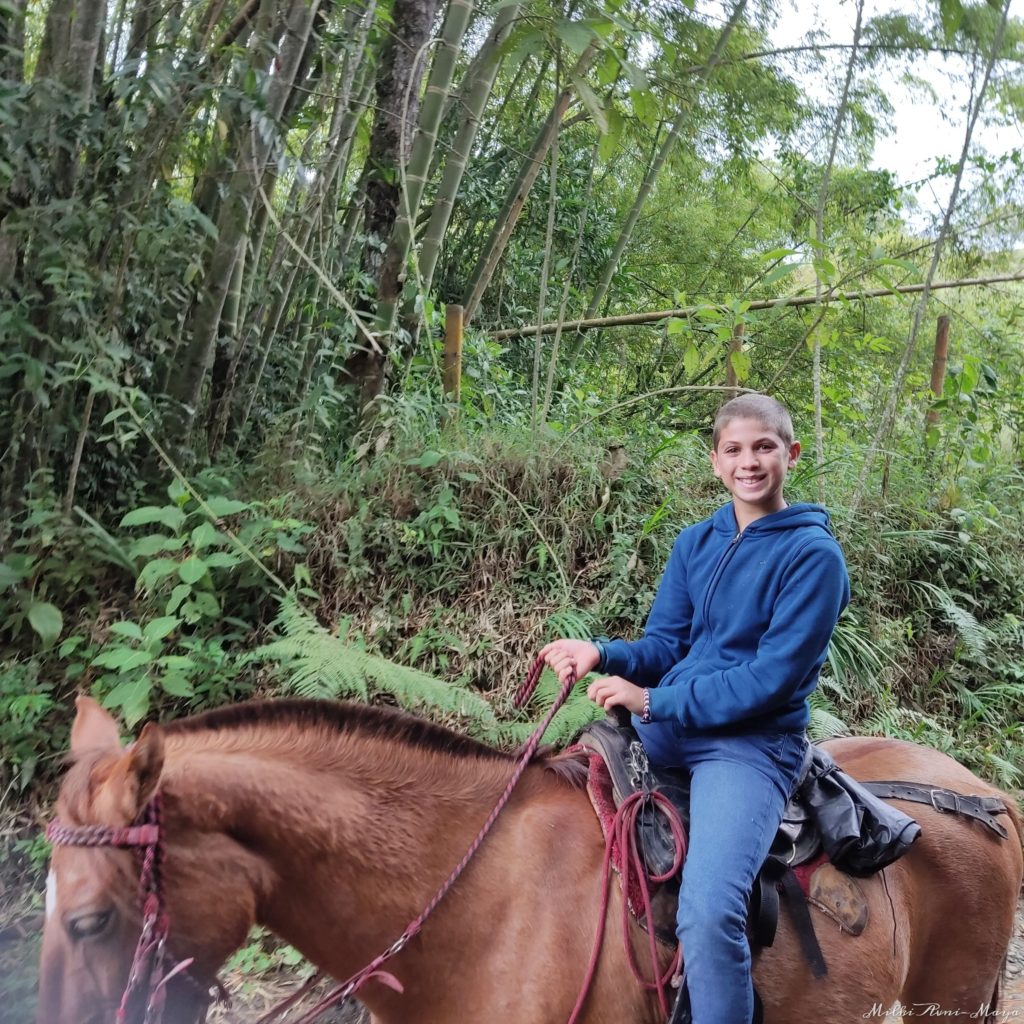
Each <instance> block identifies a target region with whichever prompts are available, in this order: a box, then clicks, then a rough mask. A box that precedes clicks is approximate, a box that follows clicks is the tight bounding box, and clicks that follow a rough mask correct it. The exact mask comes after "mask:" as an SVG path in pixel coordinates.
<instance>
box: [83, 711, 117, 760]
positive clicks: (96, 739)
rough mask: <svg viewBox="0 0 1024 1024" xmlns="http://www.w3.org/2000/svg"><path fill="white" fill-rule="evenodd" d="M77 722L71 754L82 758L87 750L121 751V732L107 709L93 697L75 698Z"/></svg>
mask: <svg viewBox="0 0 1024 1024" xmlns="http://www.w3.org/2000/svg"><path fill="white" fill-rule="evenodd" d="M75 709H76V713H75V721H74V722H73V723H72V726H71V753H72V754H73V755H74V756H75V757H80V756H81V755H82V754H83V753H85V751H87V750H109V751H114V750H120V749H121V730H120V729H119V728H118V725H117V722H116V721H115V720H114V717H113V716H112V715H111V714H110V712H109V711H107V710H106V708H103V707H100V705H99V704H97V703H96V701H94V700H93V699H92V697H76V698H75Z"/></svg>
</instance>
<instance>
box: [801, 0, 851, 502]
mask: <svg viewBox="0 0 1024 1024" xmlns="http://www.w3.org/2000/svg"><path fill="white" fill-rule="evenodd" d="M863 22H864V0H858V3H857V22H856V24H855V25H854V28H853V46H852V47H851V49H850V59H849V61H848V62H847V64H846V79H845V81H844V82H843V92H842V96H841V97H840V100H839V109H838V110H837V111H836V126H835V130H834V131H833V132H832V143H831V145H830V146H829V150H828V161H827V162H826V164H825V171H824V173H823V174H822V176H821V186H820V187H819V189H818V202H817V206H816V208H815V211H814V240H815V241H816V242H817V250H816V252H815V259H814V264H815V266H814V297H815V298H816V299H817V300H818V303H819V304H820V303H821V298H822V292H823V289H822V283H821V273H820V270H819V267H818V259H819V258H820V257H821V256H822V255H823V254H824V251H825V204H826V202H827V201H828V190H829V188H830V186H831V184H832V168H833V167H834V166H835V162H836V150H837V149H838V147H839V139H840V137H841V135H842V134H843V122H844V121H845V120H846V110H847V107H848V106H849V103H850V85H851V84H852V83H853V69H854V65H855V63H856V60H857V52H858V50H859V48H860V35H861V26H862V25H863ZM821 314H822V315H820V316H819V317H818V326H817V329H816V330H815V331H814V348H813V365H812V370H811V378H812V387H813V391H814V465H815V468H816V469H817V471H818V501H819V502H821V503H822V504H824V502H825V472H824V469H825V428H824V425H823V423H822V417H821V332H822V330H824V321H825V317H824V311H823V310H822V311H821Z"/></svg>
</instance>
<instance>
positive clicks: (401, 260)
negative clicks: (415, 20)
mask: <svg viewBox="0 0 1024 1024" xmlns="http://www.w3.org/2000/svg"><path fill="white" fill-rule="evenodd" d="M472 14H473V0H448V10H447V12H446V13H445V19H444V25H443V26H442V28H441V38H440V41H439V43H438V47H437V52H436V53H435V54H434V63H433V65H432V66H431V69H430V77H429V78H428V80H427V89H426V93H425V95H424V97H423V105H422V107H421V109H420V117H419V130H418V132H417V133H416V141H415V142H414V143H413V146H412V153H411V154H410V155H409V165H408V167H407V168H406V173H405V175H404V176H403V182H404V188H402V189H401V195H400V204H399V211H398V217H397V220H396V221H395V228H394V232H393V234H392V236H391V243H390V244H389V246H388V251H387V254H386V256H385V257H384V263H383V266H382V267H381V272H380V285H379V288H378V291H377V321H376V331H377V333H378V334H379V335H390V334H391V332H392V331H393V330H394V327H395V318H396V315H397V312H398V300H399V297H400V295H401V292H402V285H401V281H400V278H401V276H402V271H403V270H404V268H405V265H406V260H407V259H408V256H409V250H410V248H411V246H412V236H413V225H414V224H415V222H416V215H417V213H418V212H419V208H420V201H421V200H422V198H423V192H424V189H425V188H426V185H427V175H428V174H429V172H430V165H431V163H432V161H433V157H434V146H435V145H436V143H437V129H438V126H439V125H440V123H441V115H442V113H443V112H444V104H445V100H446V99H447V98H448V92H449V90H450V89H451V84H452V75H453V74H454V72H455V62H456V60H457V59H458V56H459V50H460V48H461V46H462V37H463V36H464V35H465V33H466V28H467V26H468V25H469V21H470V18H471V17H472Z"/></svg>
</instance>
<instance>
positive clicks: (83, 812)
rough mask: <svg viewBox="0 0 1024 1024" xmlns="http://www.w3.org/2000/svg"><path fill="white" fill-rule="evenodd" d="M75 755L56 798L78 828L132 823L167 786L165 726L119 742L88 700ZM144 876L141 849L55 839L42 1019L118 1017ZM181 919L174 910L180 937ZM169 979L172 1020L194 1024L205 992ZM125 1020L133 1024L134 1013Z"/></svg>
mask: <svg viewBox="0 0 1024 1024" xmlns="http://www.w3.org/2000/svg"><path fill="white" fill-rule="evenodd" d="M71 756H72V759H73V761H74V764H73V766H72V767H71V769H70V770H69V771H68V773H67V775H66V777H65V778H64V781H63V783H62V785H61V789H60V795H59V798H58V801H57V817H58V819H59V820H60V821H61V822H62V823H63V824H64V825H66V826H71V828H72V829H74V828H76V827H81V826H90V825H94V826H108V827H113V828H120V827H126V826H129V825H132V824H133V823H134V822H135V821H136V820H137V819H138V817H139V815H140V813H141V812H142V811H143V810H144V809H145V808H146V806H147V803H148V802H149V801H150V799H151V798H152V797H153V795H154V793H155V792H156V790H157V788H158V786H159V784H160V775H161V771H162V769H163V764H164V746H163V738H162V735H161V732H160V730H159V729H158V728H156V727H153V726H147V727H146V728H145V729H144V730H143V732H142V734H141V735H140V737H139V739H138V740H137V741H136V742H135V743H133V744H131V745H130V746H128V747H122V746H121V743H120V738H119V730H118V726H117V723H116V722H115V721H114V719H113V718H112V717H111V716H110V715H109V714H108V713H107V712H106V711H104V710H103V708H101V707H100V706H99V705H98V704H97V703H96V702H95V701H93V700H91V699H89V698H86V697H82V698H79V700H78V713H77V716H76V718H75V721H74V725H73V727H72V731H71ZM139 877H140V859H139V856H138V851H136V850H132V849H118V848H113V847H111V846H108V845H99V846H96V847H91V846H76V845H63V844H61V843H58V844H57V845H55V847H54V850H53V857H52V860H51V864H50V873H49V876H48V878H47V884H46V919H45V924H44V930H43V950H42V960H41V963H40V979H39V980H40V984H39V1011H38V1015H37V1022H38V1024H57V1022H60V1024H111V1022H112V1021H113V1020H114V1019H115V1014H116V1011H117V1008H118V1005H119V1004H120V1002H121V997H122V993H123V992H124V990H125V987H126V984H127V981H128V975H129V969H130V967H131V964H132V960H133V955H134V953H135V948H136V945H137V943H138V939H139V935H140V930H141V923H142V914H141V911H140V906H139ZM174 910H175V911H176V910H177V908H174ZM181 923H182V922H180V921H175V920H174V913H173V912H172V926H173V928H174V934H177V933H178V931H179V925H180V924H181ZM184 923H185V925H186V928H187V924H188V923H187V921H186V922H184ZM174 934H172V947H174V946H176V944H175V943H174V942H173V937H174ZM174 952H175V953H177V952H178V950H177V948H175V949H174ZM171 986H172V987H171V988H169V990H168V1001H167V1011H166V1013H165V1017H164V1019H165V1022H167V1024H170V1022H182V1024H185V1022H192V1021H195V1020H196V1019H197V1018H198V1016H199V1014H200V1012H201V1009H200V1008H201V1006H205V997H204V993H203V992H202V991H200V989H199V988H198V986H196V985H195V984H194V983H193V982H191V981H187V980H185V979H182V978H178V979H174V980H173V981H172V983H171ZM128 1020H129V1024H134V1020H133V1016H132V1015H129V1018H128Z"/></svg>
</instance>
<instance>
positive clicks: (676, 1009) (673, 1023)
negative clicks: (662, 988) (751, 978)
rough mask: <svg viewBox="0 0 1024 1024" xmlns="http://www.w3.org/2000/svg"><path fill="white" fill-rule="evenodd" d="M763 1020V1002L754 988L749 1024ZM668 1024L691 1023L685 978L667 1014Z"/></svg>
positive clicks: (756, 1023)
mask: <svg viewBox="0 0 1024 1024" xmlns="http://www.w3.org/2000/svg"><path fill="white" fill-rule="evenodd" d="M763 1022H764V1004H763V1003H762V1002H761V997H760V996H759V995H758V994H757V989H754V1017H753V1020H752V1022H751V1024H763ZM668 1024H693V1015H692V1014H691V1013H690V996H689V993H688V992H687V991H686V979H685V978H684V979H683V981H682V982H681V983H680V985H679V992H678V994H677V995H676V1001H675V1004H674V1005H673V1006H672V1012H671V1013H670V1014H669V1017H668Z"/></svg>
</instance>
